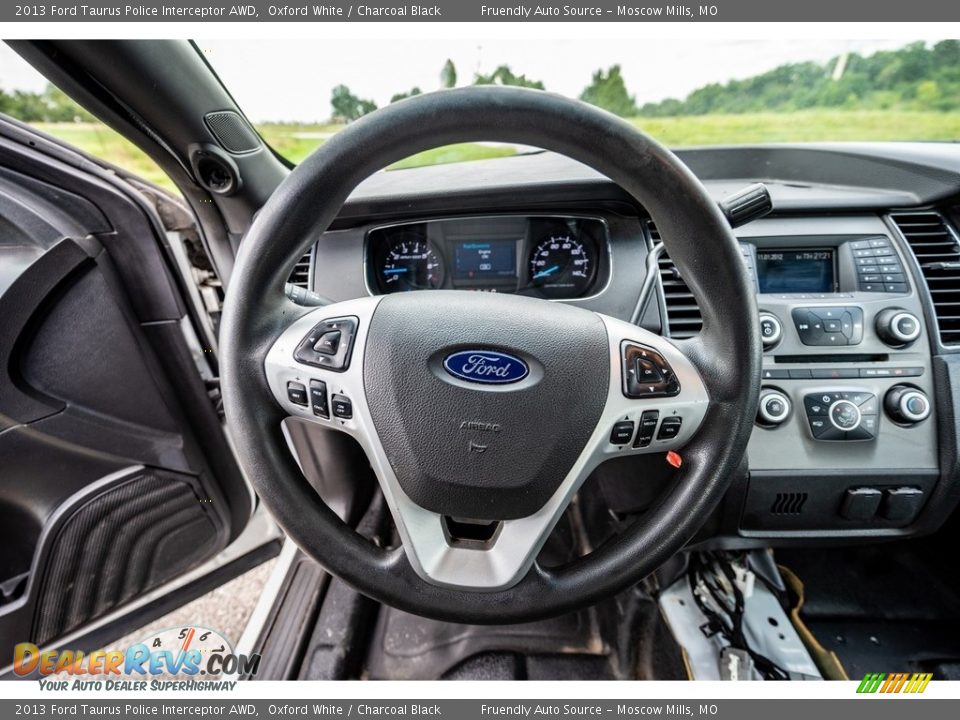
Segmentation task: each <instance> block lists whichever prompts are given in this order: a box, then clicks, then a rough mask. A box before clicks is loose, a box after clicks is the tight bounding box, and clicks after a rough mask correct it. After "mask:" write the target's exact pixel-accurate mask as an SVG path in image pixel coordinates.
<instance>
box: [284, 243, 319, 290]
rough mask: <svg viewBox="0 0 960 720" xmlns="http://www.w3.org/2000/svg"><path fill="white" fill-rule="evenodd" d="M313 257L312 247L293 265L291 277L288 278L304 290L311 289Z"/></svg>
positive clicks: (291, 282) (292, 283)
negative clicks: (311, 263)
mask: <svg viewBox="0 0 960 720" xmlns="http://www.w3.org/2000/svg"><path fill="white" fill-rule="evenodd" d="M312 258H313V250H312V249H311V250H310V252H308V253H307V254H306V255H304V256H303V257H302V258H300V260H299V261H298V262H297V264H296V265H294V266H293V272H292V273H290V279H289V280H287V282H289V283H290V284H291V285H297V286H298V287H302V288H303V289H304V290H309V289H310V260H311V259H312Z"/></svg>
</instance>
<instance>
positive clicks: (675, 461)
mask: <svg viewBox="0 0 960 720" xmlns="http://www.w3.org/2000/svg"><path fill="white" fill-rule="evenodd" d="M667 462H668V463H670V464H671V465H673V466H674V467H675V468H678V467H680V466H681V465H683V458H682V457H680V453H676V452H674V451H673V450H669V451H668V452H667Z"/></svg>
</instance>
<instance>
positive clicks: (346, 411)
mask: <svg viewBox="0 0 960 720" xmlns="http://www.w3.org/2000/svg"><path fill="white" fill-rule="evenodd" d="M331 405H333V415H334V417H338V418H342V419H344V420H349V419H350V418H352V417H353V403H352V402H350V398H348V397H347V396H346V395H334V396H333V397H332V398H331Z"/></svg>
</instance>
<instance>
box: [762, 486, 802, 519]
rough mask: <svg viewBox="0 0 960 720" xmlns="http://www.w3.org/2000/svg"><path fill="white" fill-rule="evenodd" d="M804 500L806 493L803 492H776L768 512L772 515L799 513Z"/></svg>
mask: <svg viewBox="0 0 960 720" xmlns="http://www.w3.org/2000/svg"><path fill="white" fill-rule="evenodd" d="M806 502H807V493H805V492H785V493H777V496H776V497H775V498H774V499H773V504H772V505H771V506H770V512H771V513H773V514H774V515H800V514H801V513H802V512H803V506H804V505H805V504H806Z"/></svg>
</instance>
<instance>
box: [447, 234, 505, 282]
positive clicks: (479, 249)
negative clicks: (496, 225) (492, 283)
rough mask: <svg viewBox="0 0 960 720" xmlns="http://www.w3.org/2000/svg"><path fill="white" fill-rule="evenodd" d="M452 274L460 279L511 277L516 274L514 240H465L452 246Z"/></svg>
mask: <svg viewBox="0 0 960 720" xmlns="http://www.w3.org/2000/svg"><path fill="white" fill-rule="evenodd" d="M453 264H454V274H455V275H456V276H457V278H459V279H461V280H470V279H474V278H477V279H479V278H513V277H516V274H517V242H516V241H515V240H465V241H457V242H456V243H454V246H453Z"/></svg>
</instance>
